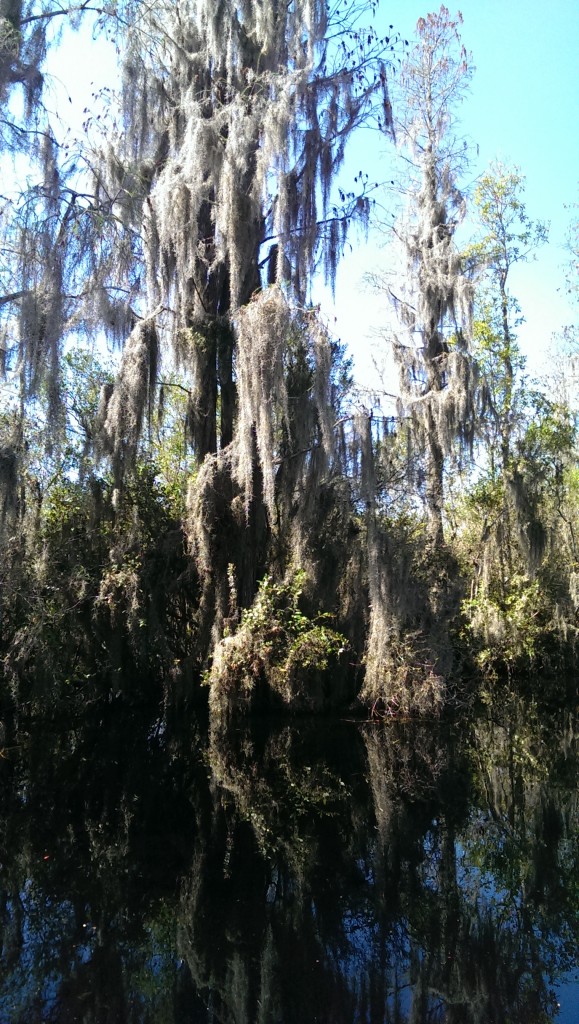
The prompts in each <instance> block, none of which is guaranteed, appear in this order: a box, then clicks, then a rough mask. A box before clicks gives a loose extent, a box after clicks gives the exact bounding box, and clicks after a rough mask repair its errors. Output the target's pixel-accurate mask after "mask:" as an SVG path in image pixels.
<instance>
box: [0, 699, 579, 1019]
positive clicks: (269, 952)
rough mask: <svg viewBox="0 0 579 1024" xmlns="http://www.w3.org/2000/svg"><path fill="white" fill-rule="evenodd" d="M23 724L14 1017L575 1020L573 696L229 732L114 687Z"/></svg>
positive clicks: (5, 984)
mask: <svg viewBox="0 0 579 1024" xmlns="http://www.w3.org/2000/svg"><path fill="white" fill-rule="evenodd" d="M129 716H130V718H129ZM129 721H130V727H129ZM547 722H548V723H549V724H547ZM14 738H15V749H14V750H13V751H12V752H11V754H10V756H9V757H8V758H7V759H5V760H3V761H2V762H1V764H0V772H1V773H2V774H1V778H0V782H1V788H0V794H1V796H0V815H1V819H2V832H1V836H2V838H1V839H0V844H1V848H0V860H1V863H2V865H3V867H2V894H1V918H0V920H1V928H2V962H1V967H2V975H1V976H2V979H3V980H2V981H0V1020H1V1021H2V1022H4V1021H6V1022H8V1021H10V1024H12V1022H23V1024H24V1022H26V1024H28V1022H31V1024H32V1022H36V1021H48V1022H52V1021H54V1022H57V1021H58V1022H59V1024H60V1022H61V1021H86V1022H87V1024H88V1022H89V1021H90V1022H99V1024H100V1022H103V1024H104V1022H105V1021H106V1022H109V1021H117V1020H119V1021H121V1020H123V1021H124V1020H128V1021H131V1022H132V1021H135V1022H136V1021H138V1022H141V1021H142V1022H149V1021H150V1022H155V1024H157V1022H167V1024H169V1022H171V1024H172V1022H181V1021H183V1022H185V1021H191V1020H192V1021H195V1022H207V1024H209V1022H217V1021H219V1022H221V1021H223V1022H232V1024H233V1022H235V1024H246V1022H247V1024H250V1022H252V1024H253V1022H259V1024H270V1022H280V1024H282V1022H283V1024H294V1022H295V1024H298V1022H299V1024H304V1022H305V1024H307V1022H310V1021H311V1022H312V1024H313V1022H314V1021H317V1022H323V1024H330V1022H332V1024H352V1022H360V1024H361V1022H372V1024H374V1022H382V1024H386V1022H394V1021H396V1022H398V1024H407V1022H408V1024H410V1022H411V1021H412V1022H419V1021H424V1022H426V1021H429V1022H432V1021H445V1022H449V1024H452V1022H456V1024H458V1022H465V1024H470V1022H472V1024H491V1022H499V1021H500V1022H503V1021H511V1022H513V1024H518V1022H521V1024H539V1022H541V1021H545V1022H547V1021H551V1020H555V1019H556V998H555V987H556V985H557V983H558V980H559V979H560V978H561V977H562V975H563V974H564V972H566V971H568V970H570V969H571V968H572V967H573V966H574V965H575V964H576V960H577V935H578V934H579V841H578V835H579V832H578V806H577V786H576V782H577V763H578V762H577V739H576V722H575V719H574V717H573V716H571V715H569V714H566V715H564V716H563V715H561V716H560V717H559V718H558V719H557V716H555V715H551V716H550V718H549V719H547V718H546V716H543V715H542V714H540V713H539V712H538V711H537V710H536V708H535V707H534V706H529V704H527V705H526V706H519V705H516V704H515V705H511V706H508V707H504V708H503V709H502V710H501V714H500V716H499V715H497V714H496V712H495V713H489V714H488V715H487V716H486V717H485V718H484V719H480V720H478V721H476V722H473V723H471V724H470V725H468V726H465V727H460V728H458V727H451V726H447V727H439V726H436V727H435V726H434V725H432V723H431V724H429V725H424V724H422V725H420V724H415V723H411V722H408V723H400V724H394V723H390V724H388V725H387V726H384V725H383V724H380V725H375V724H369V723H368V724H359V725H358V724H355V723H340V722H333V723H325V724H321V723H320V722H315V723H310V722H307V721H304V722H301V723H300V724H299V726H297V727H295V726H288V725H283V726H279V725H275V724H268V723H266V722H262V723H258V724H255V723H254V724H253V725H250V724H249V723H248V724H247V725H246V726H245V727H244V728H242V729H241V730H239V729H236V730H231V729H230V730H226V729H221V730H215V731H213V732H211V734H210V735H209V736H206V735H205V733H204V731H203V729H202V728H201V727H200V726H198V725H197V724H196V723H195V721H193V720H192V719H191V718H187V717H186V716H182V720H181V722H180V723H178V724H176V723H173V725H172V726H171V728H170V729H169V728H168V727H167V726H166V725H163V723H162V722H158V721H157V722H155V720H154V718H151V717H150V716H149V715H148V714H147V713H146V711H142V712H137V711H136V710H135V709H134V708H131V709H128V708H126V707H123V706H121V705H114V704H113V705H106V706H102V707H99V706H95V707H94V708H92V709H90V710H89V711H87V710H86V709H85V711H84V712H83V713H82V715H75V714H73V713H71V714H70V715H69V717H68V719H67V721H66V722H64V723H63V722H62V721H61V720H60V719H58V720H55V721H53V722H49V721H47V720H43V721H40V720H34V721H30V722H28V723H27V725H26V728H24V725H23V724H21V726H20V728H19V729H16V730H15V737H14Z"/></svg>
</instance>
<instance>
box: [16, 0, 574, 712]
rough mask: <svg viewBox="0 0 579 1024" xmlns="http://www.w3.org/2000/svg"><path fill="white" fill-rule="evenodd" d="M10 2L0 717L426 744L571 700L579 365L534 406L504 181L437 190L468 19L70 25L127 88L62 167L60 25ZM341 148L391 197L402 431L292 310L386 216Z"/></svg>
mask: <svg viewBox="0 0 579 1024" xmlns="http://www.w3.org/2000/svg"><path fill="white" fill-rule="evenodd" d="M9 6H10V12H11V13H10V15H9V16H8V15H7V14H3V15H2V18H1V19H0V21H1V33H0V57H1V63H0V101H1V103H2V107H3V110H4V112H5V114H6V118H5V119H4V120H3V122H2V125H3V127H2V144H3V148H4V152H5V153H6V154H7V157H6V158H7V159H8V158H13V159H14V161H15V165H16V164H17V163H18V161H22V160H27V161H28V162H29V164H28V166H29V168H30V171H29V175H28V178H27V183H26V185H25V186H24V187H23V188H22V189H19V190H18V191H17V192H15V193H14V195H12V196H7V197H4V200H3V206H2V210H1V212H0V233H1V236H2V247H3V251H4V252H5V253H6V254H7V262H6V266H5V268H4V269H3V270H2V271H0V278H1V288H2V295H1V296H0V343H1V356H2V373H3V376H2V379H1V381H0V388H1V391H0V394H1V397H2V406H1V409H0V668H1V683H0V715H1V716H2V718H4V717H6V714H7V713H9V712H10V708H13V707H17V706H19V705H22V706H24V705H26V706H32V707H37V708H42V707H46V706H49V705H50V704H53V703H55V702H58V701H59V700H61V699H65V698H67V697H70V696H74V697H75V699H77V698H78V699H80V700H82V699H86V700H87V701H92V700H93V699H99V698H100V697H102V696H103V694H106V693H109V694H111V695H113V694H117V693H121V694H122V695H123V696H124V697H127V698H129V699H135V700H136V701H138V700H140V699H141V698H144V699H147V698H148V697H151V696H156V697H158V698H159V699H162V700H163V701H164V702H165V704H166V705H179V703H180V702H188V701H192V702H193V703H196V704H199V705H205V706H207V707H208V708H209V713H210V716H211V719H212V721H214V722H223V723H227V722H229V721H231V720H237V719H239V718H244V717H248V716H252V715H255V714H258V713H262V712H271V711H276V712H282V713H284V714H299V715H305V714H307V715H310V714H329V713H332V712H335V711H337V710H342V711H346V710H347V709H350V710H351V709H353V708H359V709H361V710H362V711H363V712H364V713H368V714H370V715H371V716H373V717H374V718H376V719H387V718H391V717H398V718H406V717H424V718H425V719H428V718H431V717H433V716H439V715H441V714H443V713H444V712H445V711H446V710H447V709H449V710H451V711H452V710H455V711H456V710H458V711H460V709H464V708H469V707H471V706H472V705H473V704H474V703H475V702H477V701H479V700H481V699H483V700H484V699H485V693H488V691H489V689H493V690H494V691H495V692H499V693H500V691H501V688H502V687H504V688H505V690H510V689H511V688H515V689H516V687H517V686H518V685H519V683H520V682H521V681H524V680H525V679H526V678H527V677H528V676H529V674H530V673H533V674H535V675H542V676H543V677H544V678H545V679H546V680H547V679H549V678H550V679H553V680H557V679H561V678H564V677H568V678H571V676H572V674H573V673H574V672H575V671H576V669H577V647H578V643H577V641H578V636H579V626H578V618H577V616H578V613H579V551H578V548H577V529H578V523H579V470H578V469H577V414H576V405H575V404H574V402H573V365H574V362H573V361H574V360H576V358H577V356H576V353H577V351H578V350H579V343H578V342H577V338H576V328H572V327H570V328H569V330H568V332H567V334H566V336H565V338H564V339H561V344H560V352H559V354H558V356H557V360H556V363H557V366H556V373H554V375H553V378H552V380H549V381H548V382H547V381H543V382H539V383H535V382H532V381H530V380H529V379H528V377H527V376H526V374H525V364H524V358H523V356H522V354H521V352H520V349H519V346H518V343H517V325H518V324H520V320H521V315H522V314H521V310H520V309H519V306H518V304H517V301H516V297H515V296H514V295H513V294H512V291H511V276H510V275H511V271H512V268H513V267H514V266H515V265H517V264H520V263H524V262H525V261H527V260H529V259H532V257H533V253H534V252H535V250H536V249H537V247H539V246H540V245H543V244H546V241H547V228H546V226H545V225H544V224H543V223H542V222H540V221H538V220H531V218H530V217H529V215H528V214H527V211H526V207H525V203H524V176H523V175H522V173H521V172H520V170H519V169H518V168H512V167H506V166H504V165H501V164H498V163H497V164H495V165H493V166H492V167H491V168H490V169H489V170H488V172H487V173H486V174H485V175H483V176H482V177H481V178H480V179H479V180H478V182H477V185H476V188H475V189H474V191H473V192H472V194H469V195H467V194H466V192H464V191H463V189H462V185H461V183H462V182H463V181H464V180H465V177H466V172H467V169H468V147H467V146H466V144H463V140H462V138H461V137H460V136H459V135H458V134H457V133H458V128H457V121H456V110H457V107H458V106H459V104H460V101H461V99H462V97H463V95H464V91H465V89H466V88H467V87H468V82H469V80H470V77H471V75H472V68H473V63H472V58H471V55H470V54H467V53H466V51H465V50H464V47H463V46H462V43H461V40H460V24H461V18H460V15H458V16H456V17H452V16H451V15H450V13H449V11H448V10H447V9H446V8H445V7H444V6H442V7H441V8H440V10H439V11H438V12H437V13H433V14H429V15H427V16H426V17H425V18H422V19H420V21H419V22H418V25H417V31H416V38H415V39H414V40H413V41H405V40H401V39H399V38H398V37H397V36H396V35H395V33H394V30H392V34H391V35H389V36H387V37H386V36H384V37H381V36H379V34H378V32H377V30H376V28H375V27H373V26H374V25H375V24H376V22H375V21H372V13H373V8H374V4H372V3H370V4H368V5H366V4H365V3H364V2H363V0H361V2H360V3H355V4H354V5H352V7H351V8H349V10H348V14H347V15H346V14H344V15H342V14H340V13H339V11H338V8H335V9H333V8H332V9H329V8H328V7H327V6H326V5H325V4H317V3H315V4H311V3H306V2H305V0H304V2H302V0H295V2H294V3H292V4H288V5H281V6H279V7H278V5H274V4H271V5H268V4H265V5H246V8H247V9H246V8H245V7H244V13H243V15H242V16H240V15H239V14H238V13H237V11H236V5H235V4H233V3H232V2H231V3H230V2H229V0H227V2H225V3H224V4H221V5H219V8H220V12H221V14H220V21H219V24H217V22H216V20H215V17H214V10H215V8H216V6H217V5H215V4H211V3H210V2H205V0H188V2H187V3H185V4H184V5H181V6H180V7H179V9H178V10H177V8H175V7H174V5H173V4H172V3H167V4H164V3H163V2H159V3H156V4H153V5H148V6H147V7H145V6H144V5H142V4H141V3H140V0H127V2H125V3H120V4H118V5H116V6H115V9H114V11H112V12H111V13H110V14H102V15H101V16H100V17H99V21H98V23H97V25H96V29H97V30H99V31H102V32H105V33H111V34H112V35H113V36H114V38H115V40H116V42H117V45H118V47H119V54H120V59H121V61H122V63H123V68H124V86H123V90H122V94H121V95H120V96H115V95H114V94H111V95H110V97H108V101H107V102H108V107H107V112H106V113H105V112H104V108H103V114H102V118H103V127H102V130H101V131H100V134H99V131H98V130H97V129H96V128H95V126H94V124H93V125H92V129H91V131H90V132H89V131H88V130H85V132H84V134H81V136H80V137H79V139H78V140H77V141H76V142H67V143H66V144H65V143H64V142H63V141H62V139H61V137H60V136H59V133H58V130H57V127H56V126H55V125H53V124H52V123H51V120H50V115H49V113H48V112H47V110H46V109H45V108H44V106H43V89H42V85H43V78H42V62H43V60H44V57H45V53H46V49H47V47H49V46H51V45H54V46H56V45H57V42H56V41H51V40H52V37H51V35H50V31H51V29H50V26H51V18H50V16H49V14H48V13H47V12H46V11H44V9H43V11H44V13H40V14H39V15H38V17H36V15H34V4H32V5H28V6H26V7H25V5H23V4H22V3H18V2H16V3H14V4H11V5H9ZM181 7H182V9H181ZM31 12H32V13H31ZM212 12H213V13H212ZM264 12H265V13H264ZM268 12H269V13H268ZM59 13H62V12H60V10H59ZM81 14H82V6H81V8H80V9H78V10H77V11H76V16H78V17H80V16H81ZM266 14H267V17H266ZM364 19H368V24H369V27H366V20H364ZM362 25H364V26H365V27H364V28H362V27H361V26H362ZM394 64H396V66H397V68H398V72H397V74H396V76H395V79H394V80H393V82H392V83H391V79H392V74H391V72H392V68H393V66H394ZM17 95H20V97H21V98H22V100H23V102H22V103H20V102H17V101H16V99H15V97H16V96H17ZM100 116H101V115H99V118H100ZM119 125H121V126H122V127H119ZM361 125H373V126H374V127H376V128H378V129H379V130H380V131H381V132H383V133H384V138H385V145H386V144H388V145H390V146H391V149H392V157H391V160H392V168H393V170H392V175H398V181H399V190H398V195H399V200H400V215H399V217H398V219H397V220H396V226H395V230H394V232H393V233H394V235H395V237H396V244H397V245H398V247H399V256H400V259H399V265H400V266H401V267H404V271H403V273H401V275H400V279H399V280H398V281H394V280H393V279H390V278H387V277H383V278H381V277H380V275H377V276H376V278H375V280H374V284H375V286H376V287H378V288H380V289H383V290H384V291H385V293H386V294H388V295H389V296H390V297H391V298H392V302H393V305H394V308H395V309H396V311H397V314H398V319H399V330H398V331H397V332H392V333H391V334H390V335H389V336H388V337H387V338H385V342H384V343H385V345H387V346H388V347H389V349H390V350H391V352H392V355H393V358H394V362H395V364H396V367H397V372H398V376H399V383H398V385H397V388H398V394H399V398H398V401H397V408H396V413H395V415H385V413H384V411H383V404H381V397H382V399H384V395H385V393H386V390H387V387H386V385H385V386H384V389H383V391H382V392H381V391H380V387H379V386H378V387H377V394H376V396H375V398H374V400H373V401H372V402H371V403H370V402H368V403H367V404H365V405H363V406H362V405H361V404H360V403H359V402H358V401H357V398H356V389H355V387H354V382H353V380H352V376H351V366H350V363H349V361H348V359H347V357H346V354H345V352H344V350H343V346H341V344H340V343H339V342H338V341H337V340H336V339H335V338H333V337H332V336H331V334H330V333H329V331H328V329H327V327H326V325H325V324H324V322H323V320H322V318H321V317H320V314H319V310H318V309H316V308H315V307H313V306H312V305H311V302H310V286H311V283H312V279H313V277H314V276H315V274H323V275H324V276H325V278H326V279H327V280H329V281H330V282H331V281H333V280H335V270H336V265H337V260H338V259H339V256H340V252H341V250H342V248H343V246H344V245H345V244H346V240H347V236H348V233H349V232H351V231H352V230H353V229H354V227H355V224H356V222H357V223H358V224H361V225H362V226H364V225H367V223H368V219H369V218H370V217H371V216H373V215H374V206H373V202H374V199H375V198H376V197H377V196H378V195H380V188H379V184H378V183H372V182H371V181H370V180H369V178H368V175H367V174H366V173H364V172H360V175H359V177H358V178H357V179H356V191H352V192H348V191H345V190H344V189H343V188H342V187H341V186H340V184H339V181H340V179H339V172H340V168H341V165H342V162H343V158H344V152H345V146H346V143H347V141H348V140H349V139H350V137H351V136H352V135H353V133H354V132H355V130H357V129H358V128H360V126H361ZM397 161H398V163H397ZM396 167H398V170H396ZM389 173H390V172H389ZM390 194H392V188H391V186H390ZM467 213H468V217H469V223H470V221H471V220H472V221H476V223H477V225H478V226H477V230H476V233H475V234H474V235H473V238H472V239H471V241H470V242H469V244H468V245H465V244H463V243H462V242H461V243H460V244H459V241H458V237H459V236H458V235H457V230H458V228H459V226H460V224H461V223H462V222H463V221H464V218H465V217H466V216H467ZM578 223H579V222H577V221H576V220H575V221H574V222H573V223H572V224H571V226H570V236H569V248H570V262H569V273H568V282H567V283H568V287H569V290H570V291H575V292H576V289H577V279H576V272H577V244H576V243H577V233H578V227H577V224H578ZM562 283H563V282H562ZM105 337H108V338H109V339H110V340H111V341H112V342H114V343H116V345H117V352H116V354H115V356H114V357H113V356H111V357H110V358H109V357H108V356H106V355H104V339H105ZM545 685H547V683H546V684H545ZM572 699H573V700H576V693H574V694H573V698H572Z"/></svg>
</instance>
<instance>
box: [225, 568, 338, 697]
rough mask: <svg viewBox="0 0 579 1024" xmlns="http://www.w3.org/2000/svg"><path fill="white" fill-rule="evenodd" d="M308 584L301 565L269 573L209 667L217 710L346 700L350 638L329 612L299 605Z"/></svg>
mask: <svg viewBox="0 0 579 1024" xmlns="http://www.w3.org/2000/svg"><path fill="white" fill-rule="evenodd" d="M304 584H305V573H304V572H303V571H302V570H297V571H294V572H293V573H292V574H291V575H290V576H289V578H287V579H286V580H284V581H283V582H281V583H276V582H275V581H274V580H273V578H272V577H271V576H265V577H264V579H263V580H262V582H261V584H260V587H259V591H258V593H257V596H256V598H255V601H254V602H253V605H252V606H251V608H248V609H247V610H246V611H244V612H243V613H242V616H241V622H240V624H239V626H238V628H237V630H236V631H235V632H234V633H233V634H229V635H226V636H224V637H223V639H222V640H221V642H220V643H219V644H218V645H217V647H216V649H215V652H214V655H213V661H212V665H211V668H210V670H209V672H208V673H207V682H208V684H209V687H210V696H209V702H210V706H211V710H212V711H213V712H215V713H217V714H221V715H223V714H225V715H227V714H229V713H230V712H231V711H232V710H233V708H235V709H236V710H237V711H246V712H249V711H250V710H252V709H254V708H256V707H257V708H260V707H263V708H266V707H268V706H269V707H272V706H273V707H275V706H278V707H280V706H281V707H286V708H290V707H291V709H292V711H308V710H309V711H319V710H322V709H323V708H325V707H328V706H329V705H331V704H332V703H334V702H335V701H337V700H340V699H342V700H343V697H344V687H345V685H346V683H345V678H344V676H345V672H344V669H345V665H344V655H345V654H346V652H347V649H348V644H347V641H346V639H345V638H344V637H343V636H342V634H340V633H338V632H336V631H335V630H333V629H331V628H330V627H329V626H328V625H327V620H328V616H326V615H318V616H316V618H315V619H312V618H309V617H308V616H307V615H304V613H303V612H302V611H301V610H300V607H299V600H300V596H301V594H302V590H303V588H304Z"/></svg>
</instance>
